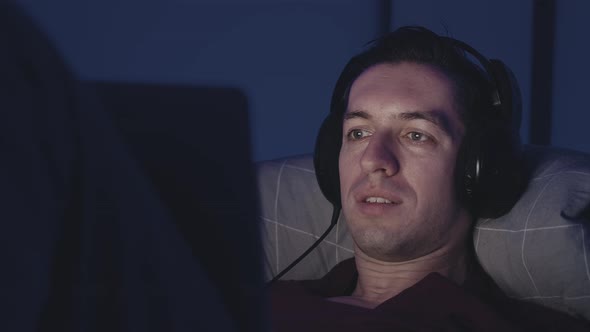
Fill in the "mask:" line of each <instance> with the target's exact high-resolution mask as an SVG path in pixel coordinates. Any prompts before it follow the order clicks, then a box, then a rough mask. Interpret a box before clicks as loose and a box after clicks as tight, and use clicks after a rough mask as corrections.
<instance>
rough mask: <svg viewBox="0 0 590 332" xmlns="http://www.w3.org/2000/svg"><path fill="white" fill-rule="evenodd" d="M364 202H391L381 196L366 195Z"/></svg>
mask: <svg viewBox="0 0 590 332" xmlns="http://www.w3.org/2000/svg"><path fill="white" fill-rule="evenodd" d="M365 202H367V203H386V204H391V201H390V200H387V199H385V198H383V197H367V199H366V200H365Z"/></svg>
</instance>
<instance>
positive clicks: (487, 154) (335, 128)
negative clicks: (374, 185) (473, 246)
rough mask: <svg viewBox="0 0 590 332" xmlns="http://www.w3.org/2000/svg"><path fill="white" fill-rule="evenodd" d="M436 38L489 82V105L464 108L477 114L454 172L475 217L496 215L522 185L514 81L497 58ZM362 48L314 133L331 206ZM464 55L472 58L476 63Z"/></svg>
mask: <svg viewBox="0 0 590 332" xmlns="http://www.w3.org/2000/svg"><path fill="white" fill-rule="evenodd" d="M414 31H415V30H414ZM421 31H428V30H426V29H422V30H421ZM428 32H429V33H430V34H433V33H432V32H430V31H428ZM437 39H440V41H441V42H442V43H445V44H447V43H448V45H449V46H451V47H452V48H454V50H455V51H458V53H459V54H460V53H463V54H464V57H465V61H466V63H471V65H473V66H475V67H481V69H483V72H484V74H485V76H487V80H488V81H489V84H490V86H491V87H492V96H491V98H490V99H491V100H492V105H489V108H488V109H484V110H468V112H481V113H479V114H476V118H478V119H481V120H480V121H479V122H478V123H477V124H476V126H475V127H474V128H469V127H468V128H467V133H466V135H465V137H464V139H463V143H462V146H461V148H460V151H459V154H458V158H457V162H456V166H455V174H453V176H454V177H455V186H456V189H457V197H458V199H459V200H460V201H461V203H462V204H463V205H464V206H465V207H466V208H467V209H468V210H469V211H470V212H471V213H472V214H473V215H474V216H476V217H480V218H495V217H498V216H500V215H503V214H505V213H507V212H508V211H509V210H510V209H511V208H512V206H513V205H514V204H515V203H516V201H517V200H518V197H520V194H521V192H522V189H523V181H522V165H521V164H522V163H521V142H520V135H519V130H520V121H521V115H522V103H521V98H520V90H519V87H518V83H517V81H516V79H515V77H514V74H513V73H512V71H511V70H510V69H509V68H508V67H507V66H506V65H505V64H504V63H503V62H502V61H500V60H497V59H491V60H488V59H487V58H486V57H484V56H483V55H481V54H480V53H479V52H477V51H476V50H475V49H473V48H472V47H471V46H469V45H467V44H466V43H464V42H461V41H459V40H456V39H453V38H450V37H439V36H437ZM364 54H366V53H361V54H360V55H358V56H356V57H354V58H352V59H351V60H350V61H349V63H348V64H347V65H346V67H345V68H344V70H343V72H342V74H341V75H340V77H339V79H338V81H337V83H336V86H335V88H334V92H333V94H332V101H331V105H330V113H329V114H328V116H327V117H326V119H325V120H324V121H323V123H322V125H321V127H320V130H319V133H318V136H317V138H316V144H315V151H314V166H315V171H316V178H317V181H318V184H319V187H320V189H321V191H322V193H323V194H324V196H325V197H326V198H327V199H328V201H329V202H330V203H332V205H333V206H334V208H335V209H341V207H342V205H341V204H342V203H341V199H340V176H339V166H338V159H339V154H340V148H341V145H342V119H343V115H344V113H345V111H346V108H347V107H348V94H349V90H350V87H351V86H352V84H353V82H354V81H355V80H356V78H357V77H358V76H359V75H360V74H361V73H362V72H364V70H366V69H367V68H368V67H367V66H366V65H363V64H362V61H363V58H362V57H363V55H364ZM465 55H471V56H472V57H473V58H475V59H476V60H477V62H478V63H479V66H478V65H477V63H476V62H474V61H470V60H468V59H467V57H466V56H465ZM383 62H386V61H378V62H375V63H373V65H374V64H377V63H383ZM481 69H479V70H478V71H481Z"/></svg>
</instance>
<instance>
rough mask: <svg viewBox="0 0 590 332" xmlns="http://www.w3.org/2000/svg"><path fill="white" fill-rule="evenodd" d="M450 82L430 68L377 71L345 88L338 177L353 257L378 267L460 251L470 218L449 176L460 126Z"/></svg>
mask: <svg viewBox="0 0 590 332" xmlns="http://www.w3.org/2000/svg"><path fill="white" fill-rule="evenodd" d="M454 92H455V91H454V84H453V82H452V81H451V80H450V79H449V78H448V77H447V76H446V75H445V74H444V73H443V72H441V71H440V70H438V69H436V68H435V67H433V66H429V65H423V64H415V63H408V62H402V63H397V64H379V65H376V66H373V67H371V68H369V69H368V70H366V71H365V72H364V73H363V74H361V76H359V77H358V78H357V79H356V81H355V82H354V83H353V85H352V87H351V90H350V95H349V101H348V108H347V110H346V113H345V115H344V121H343V137H342V148H341V150H340V159H339V169H340V186H341V193H342V194H341V195H342V196H341V198H342V208H343V213H344V215H345V217H346V220H347V222H348V226H349V229H350V231H351V234H352V236H353V239H354V242H355V244H356V246H357V250H359V249H360V250H361V251H362V252H364V253H365V254H367V255H368V256H370V257H373V258H375V259H379V260H383V261H392V262H396V261H405V260H410V259H415V258H418V257H422V256H424V255H426V254H429V253H432V252H434V251H436V250H437V249H440V248H442V247H444V246H448V245H452V244H453V243H459V242H461V243H464V241H465V240H466V237H467V234H468V230H469V227H470V222H471V220H470V217H469V216H468V214H467V212H466V210H465V209H463V208H462V207H461V206H460V205H459V203H458V202H457V199H456V195H455V192H456V191H455V188H454V186H455V184H454V169H455V162H456V159H457V154H458V150H459V146H460V143H461V140H462V138H463V134H464V131H465V129H464V126H463V124H462V122H461V120H460V117H459V113H458V105H457V104H456V102H455V98H454V95H455V93H454Z"/></svg>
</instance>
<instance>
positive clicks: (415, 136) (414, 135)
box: [406, 131, 430, 143]
mask: <svg viewBox="0 0 590 332" xmlns="http://www.w3.org/2000/svg"><path fill="white" fill-rule="evenodd" d="M406 137H407V138H408V139H409V140H410V141H412V142H417V143H422V142H426V141H428V140H430V137H429V136H428V135H426V134H424V133H421V132H418V131H411V132H409V133H407V134H406Z"/></svg>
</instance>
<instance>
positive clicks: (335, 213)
mask: <svg viewBox="0 0 590 332" xmlns="http://www.w3.org/2000/svg"><path fill="white" fill-rule="evenodd" d="M339 216H340V207H337V206H334V209H333V210H332V219H331V220H330V226H329V227H328V229H326V231H325V232H324V233H323V234H322V235H321V236H320V237H319V238H318V239H317V240H316V241H315V242H314V243H313V244H312V245H311V246H310V247H309V248H307V250H306V251H305V252H304V253H303V254H301V255H300V256H299V257H297V259H295V260H294V261H293V262H292V263H291V264H289V266H287V267H286V268H285V269H283V270H282V271H281V272H280V273H279V274H277V275H276V276H275V277H274V278H272V280H271V281H269V282H267V283H266V286H265V288H268V287H269V286H271V285H272V284H273V283H274V282H275V281H277V280H279V279H281V277H282V276H284V275H285V274H286V273H287V272H289V271H290V270H291V269H292V268H294V267H295V265H297V264H299V262H300V261H301V260H302V259H304V258H305V257H306V256H307V255H309V253H310V252H312V251H313V250H314V249H315V247H317V246H318V245H319V244H320V243H322V241H323V240H324V239H325V238H326V236H328V234H329V233H330V231H331V230H332V229H333V228H334V226H336V224H337V223H338V217H339Z"/></svg>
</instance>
